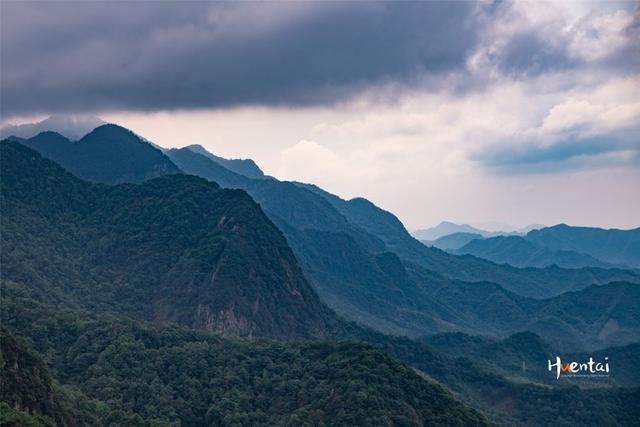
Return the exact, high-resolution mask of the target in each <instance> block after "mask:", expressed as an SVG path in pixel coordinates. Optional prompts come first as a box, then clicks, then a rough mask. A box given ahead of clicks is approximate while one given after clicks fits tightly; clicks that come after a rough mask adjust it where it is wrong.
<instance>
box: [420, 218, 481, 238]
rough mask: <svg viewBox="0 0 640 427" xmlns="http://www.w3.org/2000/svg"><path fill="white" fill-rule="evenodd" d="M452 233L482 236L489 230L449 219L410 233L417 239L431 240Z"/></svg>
mask: <svg viewBox="0 0 640 427" xmlns="http://www.w3.org/2000/svg"><path fill="white" fill-rule="evenodd" d="M454 233H469V234H479V235H481V236H483V237H487V236H489V235H491V232H489V231H486V230H480V229H479V228H475V227H472V226H470V225H468V224H455V223H453V222H449V221H442V222H441V223H440V224H438V225H436V226H435V227H431V228H426V229H422V230H416V231H414V232H413V233H411V234H412V235H413V237H415V238H416V239H418V240H426V241H433V240H436V239H439V238H440V237H443V236H447V235H450V234H454Z"/></svg>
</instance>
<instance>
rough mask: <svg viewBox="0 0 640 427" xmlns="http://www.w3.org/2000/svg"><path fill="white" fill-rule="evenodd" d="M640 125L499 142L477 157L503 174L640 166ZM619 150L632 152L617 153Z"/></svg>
mask: <svg viewBox="0 0 640 427" xmlns="http://www.w3.org/2000/svg"><path fill="white" fill-rule="evenodd" d="M639 134H640V128H638V127H634V128H632V129H630V130H627V131H619V132H611V133H608V134H602V135H594V136H579V135H569V136H566V137H565V138H563V139H561V140H560V141H558V142H556V143H554V144H548V145H539V144H536V143H528V144H526V143H525V144H499V145H495V146H493V147H488V148H485V149H484V150H482V151H481V152H479V153H476V156H475V159H476V160H478V161H479V162H480V163H481V164H483V165H484V166H486V167H489V168H491V169H493V170H496V171H498V172H501V173H504V174H509V175H511V174H526V173H540V172H557V171H565V170H570V169H580V168H584V167H598V166H607V165H612V164H617V165H620V164H630V165H633V166H640V164H639V163H640V139H639V138H638V135H639ZM620 153H627V154H628V153H631V155H626V156H617V155H616V154H620Z"/></svg>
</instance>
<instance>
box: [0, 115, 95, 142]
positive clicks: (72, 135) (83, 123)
mask: <svg viewBox="0 0 640 427" xmlns="http://www.w3.org/2000/svg"><path fill="white" fill-rule="evenodd" d="M103 124H105V122H104V121H103V120H102V119H100V118H98V117H92V116H57V115H54V116H50V117H48V118H46V119H44V120H42V121H40V122H37V123H25V124H22V125H7V126H3V127H2V128H0V139H4V138H8V137H10V136H17V137H19V138H25V139H28V138H32V137H34V136H36V135H37V134H39V133H42V132H47V131H52V132H57V133H59V134H61V135H64V136H65V137H67V138H68V139H71V140H73V141H75V140H78V139H80V138H82V136H83V135H86V134H87V133H89V132H91V131H92V130H93V129H95V128H97V127H98V126H100V125H103Z"/></svg>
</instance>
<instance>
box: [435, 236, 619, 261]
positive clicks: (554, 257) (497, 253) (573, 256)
mask: <svg viewBox="0 0 640 427" xmlns="http://www.w3.org/2000/svg"><path fill="white" fill-rule="evenodd" d="M447 237H449V236H445V237H443V238H442V239H446V238H447ZM443 249H446V248H443ZM449 249H450V250H452V252H453V253H456V254H470V255H473V256H477V257H479V258H484V259H488V260H489V261H493V262H496V263H500V264H502V263H507V264H510V265H513V266H514V267H548V266H550V265H554V264H555V265H558V266H560V267H565V268H582V267H601V268H612V267H620V265H617V266H616V265H613V264H610V263H607V262H604V261H600V260H599V259H596V258H594V257H592V256H590V255H588V254H585V253H579V252H576V251H572V250H553V249H550V248H548V247H546V246H544V245H542V244H539V243H536V242H534V241H531V240H529V239H528V238H527V237H521V236H498V237H491V238H487V239H474V240H471V241H469V242H468V243H466V244H464V245H462V246H460V247H459V248H455V247H450V248H449Z"/></svg>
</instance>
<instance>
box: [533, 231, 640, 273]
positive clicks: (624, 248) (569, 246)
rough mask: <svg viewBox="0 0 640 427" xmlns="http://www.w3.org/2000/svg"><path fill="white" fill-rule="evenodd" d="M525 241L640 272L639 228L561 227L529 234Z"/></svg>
mask: <svg viewBox="0 0 640 427" xmlns="http://www.w3.org/2000/svg"><path fill="white" fill-rule="evenodd" d="M526 237H527V240H529V241H531V242H534V243H538V244H540V245H544V246H545V247H547V248H549V249H551V250H554V251H575V252H580V253H584V254H587V255H590V256H592V257H594V258H597V259H599V260H602V261H604V262H608V263H612V264H626V265H628V266H630V267H635V268H640V228H634V229H632V230H618V229H606V230H605V229H602V228H592V227H571V226H568V225H566V224H558V225H555V226H553V227H547V228H542V229H540V230H533V231H530V232H529V233H527V236H526Z"/></svg>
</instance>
